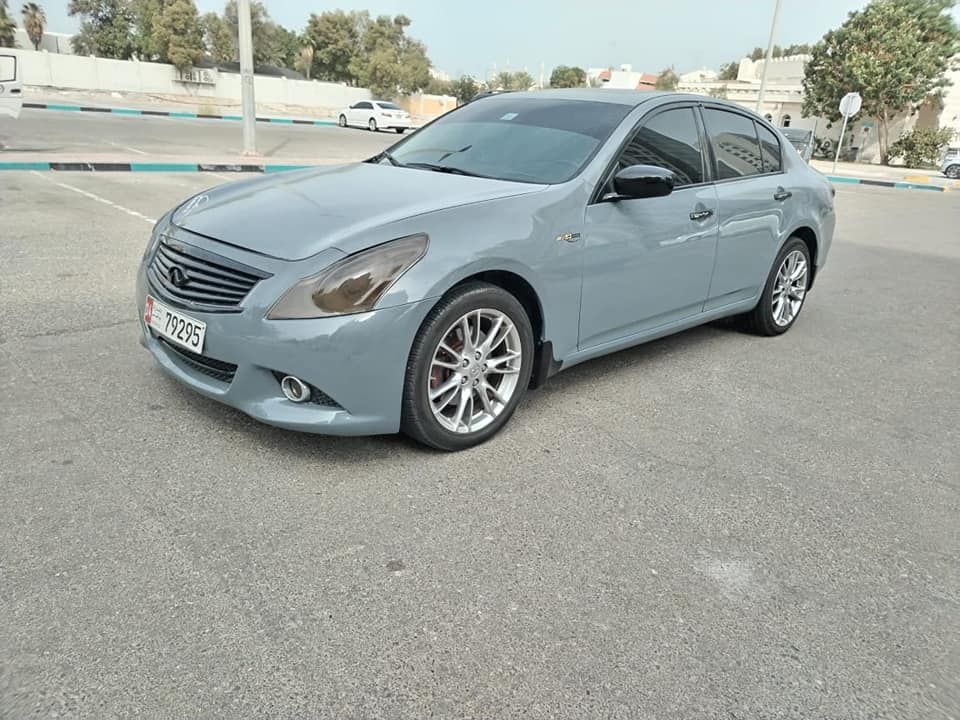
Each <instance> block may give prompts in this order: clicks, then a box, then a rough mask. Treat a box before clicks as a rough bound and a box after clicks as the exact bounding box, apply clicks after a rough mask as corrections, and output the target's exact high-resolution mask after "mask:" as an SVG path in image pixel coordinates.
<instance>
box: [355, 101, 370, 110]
mask: <svg viewBox="0 0 960 720" xmlns="http://www.w3.org/2000/svg"><path fill="white" fill-rule="evenodd" d="M353 107H354V108H355V109H357V110H372V109H373V105H371V104H370V103H368V102H358V103H357V104H356V105H354V106H353Z"/></svg>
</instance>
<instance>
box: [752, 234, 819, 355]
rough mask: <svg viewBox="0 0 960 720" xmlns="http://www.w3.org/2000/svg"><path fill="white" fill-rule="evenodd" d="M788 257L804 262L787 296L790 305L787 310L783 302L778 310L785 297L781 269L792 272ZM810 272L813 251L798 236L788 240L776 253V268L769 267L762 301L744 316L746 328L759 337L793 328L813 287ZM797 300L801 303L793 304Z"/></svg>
mask: <svg viewBox="0 0 960 720" xmlns="http://www.w3.org/2000/svg"><path fill="white" fill-rule="evenodd" d="M797 253H799V255H798V254H797ZM788 258H791V259H798V258H802V260H803V263H804V265H803V270H802V276H800V275H798V276H797V278H796V279H795V280H794V281H793V282H792V283H791V291H790V292H789V293H788V298H789V301H788V302H789V306H788V307H787V308H784V307H783V303H782V301H781V302H780V304H779V305H777V306H776V307H775V299H776V298H777V297H779V296H780V295H782V292H781V291H780V287H781V286H782V278H781V269H784V270H787V269H789V268H785V261H786V260H787V259H788ZM811 270H812V266H811V263H810V250H809V249H808V248H807V244H806V243H805V242H804V241H803V240H801V239H800V238H798V237H792V238H790V239H789V240H787V242H786V243H784V245H783V247H782V248H781V249H780V252H779V253H777V259H776V260H774V262H773V267H772V268H770V275H769V276H768V277H767V283H766V285H765V286H764V288H763V294H762V295H761V296H760V301H759V302H758V303H757V306H756V307H755V308H754V309H753V310H752V311H750V312H749V313H747V315H746V316H745V320H746V326H747V329H748V330H750V331H751V332H754V333H756V334H757V335H766V336H773V335H782V334H783V333H785V332H786V331H787V330H789V329H790V328H791V327H793V324H794V323H795V322H796V321H797V318H798V317H799V316H800V311H801V310H803V305H804V302H805V301H806V297H807V290H808V289H809V287H810V277H811ZM793 272H794V274H798V273H799V272H800V270H799V264H798V265H796V266H794V271H793ZM798 297H799V303H798V304H796V305H794V303H796V302H797V298H798ZM778 309H779V310H778ZM788 311H789V313H788ZM787 315H789V316H787Z"/></svg>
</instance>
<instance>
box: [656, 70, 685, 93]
mask: <svg viewBox="0 0 960 720" xmlns="http://www.w3.org/2000/svg"><path fill="white" fill-rule="evenodd" d="M678 84H680V78H679V76H678V75H677V73H676V71H675V70H674V69H673V68H672V67H668V68H665V69H664V70H661V71H660V74H659V75H657V82H656V84H655V85H654V87H656V88H657V90H676V89H677V85H678Z"/></svg>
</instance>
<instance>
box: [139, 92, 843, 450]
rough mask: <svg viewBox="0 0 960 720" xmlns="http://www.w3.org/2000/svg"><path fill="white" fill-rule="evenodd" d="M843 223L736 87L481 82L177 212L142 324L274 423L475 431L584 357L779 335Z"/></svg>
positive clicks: (161, 351)
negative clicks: (362, 153)
mask: <svg viewBox="0 0 960 720" xmlns="http://www.w3.org/2000/svg"><path fill="white" fill-rule="evenodd" d="M834 225H835V211H834V193H833V190H832V187H831V185H830V183H829V182H828V181H827V179H826V178H825V177H824V176H823V175H821V174H820V173H818V172H817V171H816V170H813V169H812V168H810V167H809V166H808V165H807V163H805V162H804V161H803V159H802V158H801V157H800V156H799V155H798V154H797V152H796V150H795V149H794V148H793V147H792V146H791V145H790V144H789V143H788V142H786V141H785V140H784V139H783V138H782V136H781V135H780V134H779V133H778V132H777V131H776V129H775V128H774V127H772V126H771V125H770V124H769V123H767V122H766V121H764V120H763V119H762V118H760V117H758V116H756V115H754V114H753V113H751V112H749V111H748V110H745V109H743V108H741V107H739V106H737V105H734V104H731V103H727V102H725V101H723V100H719V99H714V98H708V97H701V96H698V95H686V94H680V93H663V92H654V91H648V92H636V91H621V90H610V89H577V90H549V91H541V92H530V93H510V94H504V95H498V96H491V97H488V98H485V99H484V100H483V101H482V102H476V103H467V104H466V105H463V106H461V107H460V108H457V109H455V110H453V111H451V112H449V113H447V114H445V115H443V116H441V117H439V118H438V119H436V120H434V121H433V122H432V123H430V124H429V125H427V126H425V127H424V128H422V129H421V130H419V131H418V132H416V133H414V134H412V135H410V136H409V137H406V138H403V139H402V140H400V141H398V142H397V143H395V144H394V145H393V146H392V147H391V148H389V149H388V150H386V151H384V152H381V153H379V154H378V155H375V156H374V157H372V158H369V159H368V160H366V161H362V162H356V163H351V164H345V165H338V166H332V167H330V166H328V167H318V168H310V169H305V170H296V171H289V172H286V173H279V174H275V175H271V176H263V177H260V178H255V179H248V180H245V181H241V182H236V183H231V184H228V185H225V186H220V187H218V188H215V189H212V190H208V191H206V192H203V193H201V194H199V195H196V196H194V197H192V198H190V199H189V200H187V201H186V202H184V203H183V204H181V205H179V206H177V207H176V208H173V209H172V210H170V211H168V212H167V213H166V214H165V215H164V216H163V217H162V218H160V220H159V221H158V222H157V224H156V227H155V228H154V229H153V232H152V234H151V237H150V240H149V242H148V244H147V247H146V250H145V252H144V255H143V261H142V264H141V265H140V268H139V272H138V274H137V282H136V285H137V290H136V302H137V305H138V308H139V313H140V328H141V331H142V332H141V333H140V339H141V342H142V343H143V344H144V345H145V346H146V348H147V349H148V350H149V351H150V353H151V354H152V355H153V357H154V358H155V359H156V361H157V362H158V363H159V365H160V367H161V368H162V369H163V370H164V371H165V372H166V373H168V374H169V375H171V376H172V377H173V378H175V379H176V380H178V381H179V382H180V383H182V384H184V385H186V386H188V387H190V388H192V389H194V390H196V391H197V392H199V393H201V394H203V395H206V396H207V397H210V398H213V399H215V400H218V401H220V402H222V403H225V404H227V405H230V406H232V407H234V408H238V409H239V410H241V411H243V412H244V413H246V414H248V415H250V416H251V417H253V418H256V419H258V420H261V421H263V422H265V423H269V424H271V425H275V426H278V427H281V428H288V429H293V430H301V431H308V432H313V433H325V434H332V435H356V434H378V433H396V432H398V431H402V432H404V433H406V434H407V435H409V436H411V437H412V438H414V439H416V440H418V441H420V442H422V443H424V444H426V445H428V446H431V447H433V448H438V449H440V450H446V451H453V450H462V449H465V448H468V447H471V446H474V445H477V444H479V443H482V442H484V441H486V440H488V439H489V438H491V437H492V436H493V435H494V434H495V433H497V432H498V431H499V430H500V429H501V428H502V427H503V426H504V424H505V423H506V422H507V421H508V419H509V418H510V416H511V415H512V414H513V412H514V410H515V409H516V408H517V405H518V403H519V402H520V401H521V399H522V398H523V397H524V394H525V392H526V391H527V390H528V389H529V388H534V387H537V386H539V385H541V384H543V383H544V382H545V381H546V380H547V379H548V378H549V377H550V376H551V375H553V374H555V373H557V372H559V371H562V370H565V369H567V368H569V367H572V366H574V365H577V364H579V363H582V362H584V361H587V360H590V359H591V358H596V357H599V356H601V355H606V354H608V353H612V352H615V351H617V350H621V349H623V348H627V347H630V346H633V345H637V344H639V343H643V342H646V341H649V340H653V339H654V338H659V337H662V336H665V335H669V334H671V333H675V332H679V331H681V330H684V329H686V328H690V327H693V326H695V325H700V324H702V323H706V322H709V321H712V320H717V319H719V318H725V317H729V316H734V317H737V318H739V320H740V321H742V322H743V323H744V324H745V325H746V326H747V327H748V328H751V329H752V330H753V331H754V332H756V333H759V334H760V335H765V336H776V335H780V334H782V333H784V332H786V331H787V330H788V329H789V328H791V327H792V326H793V325H794V324H795V323H796V322H797V318H798V317H799V315H800V313H801V310H802V308H803V306H804V304H805V302H806V299H807V297H808V293H809V292H810V290H811V288H812V287H813V283H814V280H815V279H816V277H817V275H818V273H819V272H820V271H821V270H822V269H823V267H824V264H825V263H826V260H827V256H828V253H829V250H830V245H831V240H832V237H833V232H834ZM792 347H793V348H794V349H793V350H791V352H802V342H797V343H794V344H792ZM750 381H751V378H747V377H744V378H743V382H744V383H747V382H750ZM158 388H159V389H158V390H157V392H163V391H164V390H163V389H162V388H163V386H162V385H161V386H158ZM664 391H665V392H668V391H669V389H667V388H665V389H664Z"/></svg>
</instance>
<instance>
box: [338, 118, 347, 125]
mask: <svg viewBox="0 0 960 720" xmlns="http://www.w3.org/2000/svg"><path fill="white" fill-rule="evenodd" d="M338 122H339V123H340V127H346V126H347V116H346V115H341V116H340V120H339V121H338Z"/></svg>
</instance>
